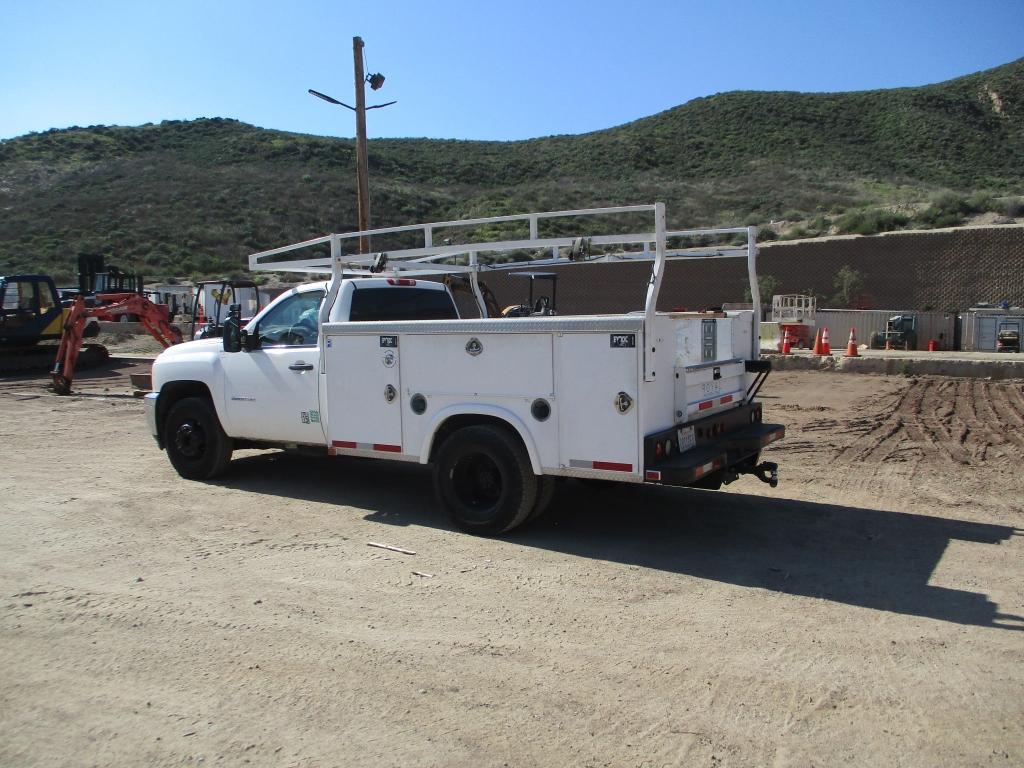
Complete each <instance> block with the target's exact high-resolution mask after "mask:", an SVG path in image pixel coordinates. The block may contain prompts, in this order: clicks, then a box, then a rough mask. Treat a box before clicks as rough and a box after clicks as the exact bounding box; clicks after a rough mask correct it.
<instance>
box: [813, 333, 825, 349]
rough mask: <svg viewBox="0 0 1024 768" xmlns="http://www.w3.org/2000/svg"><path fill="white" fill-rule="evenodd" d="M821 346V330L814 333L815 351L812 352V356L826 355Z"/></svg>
mask: <svg viewBox="0 0 1024 768" xmlns="http://www.w3.org/2000/svg"><path fill="white" fill-rule="evenodd" d="M822 349H823V347H822V346H821V328H819V329H818V330H817V331H815V332H814V349H812V350H811V354H812V355H824V354H825V353H824V352H823V351H822Z"/></svg>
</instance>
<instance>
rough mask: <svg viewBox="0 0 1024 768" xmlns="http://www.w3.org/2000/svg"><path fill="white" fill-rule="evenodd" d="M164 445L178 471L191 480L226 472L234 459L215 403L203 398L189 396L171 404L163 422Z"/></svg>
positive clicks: (168, 456)
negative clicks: (214, 405)
mask: <svg viewBox="0 0 1024 768" xmlns="http://www.w3.org/2000/svg"><path fill="white" fill-rule="evenodd" d="M164 445H166V446H167V458H169V459H170V460H171V464H172V465H173V466H174V468H175V469H176V470H177V471H178V474H179V475H181V476H182V477H185V478H188V479H189V480H206V479H209V478H211V477H216V476H217V475H220V474H223V472H224V470H225V469H227V467H228V462H230V461H231V451H232V444H231V438H230V437H228V436H227V435H226V434H224V430H223V429H221V426H220V421H219V420H218V419H217V414H216V412H215V411H214V410H213V405H212V404H211V403H210V402H209V401H208V400H206V399H205V398H201V397H186V398H184V399H183V400H179V401H178V402H177V403H175V404H174V405H173V406H172V407H171V412H170V413H169V414H167V419H166V420H165V421H164Z"/></svg>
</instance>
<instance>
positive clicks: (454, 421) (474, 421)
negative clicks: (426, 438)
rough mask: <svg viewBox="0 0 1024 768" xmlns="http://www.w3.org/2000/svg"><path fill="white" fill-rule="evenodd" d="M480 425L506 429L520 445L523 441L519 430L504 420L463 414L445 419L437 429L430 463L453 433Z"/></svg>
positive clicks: (477, 414) (478, 414) (476, 414)
mask: <svg viewBox="0 0 1024 768" xmlns="http://www.w3.org/2000/svg"><path fill="white" fill-rule="evenodd" d="M480 425H488V426H493V427H498V428H499V429H504V430H506V431H507V432H509V433H511V434H512V436H513V437H515V439H516V440H518V441H519V442H520V443H521V442H522V441H523V438H522V436H521V435H520V434H519V432H518V430H516V428H515V427H513V426H512V425H511V424H509V423H508V422H507V421H505V420H504V419H499V418H498V417H497V416H484V415H483V414H480V413H461V414H459V415H458V416H450V417H449V418H447V419H445V420H444V421H443V422H442V423H441V426H439V427H438V428H437V431H436V432H434V439H433V440H432V441H431V443H430V461H431V462H433V461H434V460H435V459H436V458H437V452H438V450H439V449H440V447H441V446H442V445H443V444H444V441H445V440H447V439H448V436H449V435H451V434H452V433H453V432H457V431H458V430H460V429H462V428H463V427H477V426H480ZM524 447H525V446H524Z"/></svg>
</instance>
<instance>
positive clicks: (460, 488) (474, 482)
mask: <svg viewBox="0 0 1024 768" xmlns="http://www.w3.org/2000/svg"><path fill="white" fill-rule="evenodd" d="M434 488H435V490H436V491H437V495H438V498H439V499H440V500H441V503H442V504H443V505H444V507H445V509H447V510H448V514H449V515H450V516H451V519H452V522H454V523H455V524H456V525H457V526H458V527H459V528H461V529H462V530H464V531H467V532H469V533H475V534H479V535H483V536H493V535H495V534H498V533H504V532H505V531H510V530H512V529H513V528H515V527H516V526H517V525H519V524H521V523H522V522H523V521H525V520H526V518H527V517H528V516H529V514H530V512H531V510H533V508H534V504H535V502H536V500H537V476H536V475H534V474H533V468H532V467H531V466H530V459H529V457H528V456H527V455H526V449H525V448H524V447H523V444H522V442H521V441H520V440H519V438H518V436H516V435H513V434H512V433H511V432H509V431H508V430H505V429H501V428H500V427H492V426H489V425H480V426H474V427H464V428H463V429H460V430H458V431H457V432H454V433H453V434H452V435H451V436H449V437H448V439H447V440H445V441H444V444H443V445H442V446H441V448H440V450H439V451H438V454H437V461H436V462H435V464H434Z"/></svg>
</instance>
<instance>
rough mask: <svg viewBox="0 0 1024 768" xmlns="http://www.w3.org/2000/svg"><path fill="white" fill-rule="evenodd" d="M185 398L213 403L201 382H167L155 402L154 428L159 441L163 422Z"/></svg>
mask: <svg viewBox="0 0 1024 768" xmlns="http://www.w3.org/2000/svg"><path fill="white" fill-rule="evenodd" d="M186 397H202V398H205V399H207V400H209V401H210V402H211V403H212V402H213V397H212V396H211V395H210V388H209V387H207V386H206V384H204V383H203V382H201V381H169V382H167V383H166V384H164V385H163V386H162V387H161V388H160V398H159V399H158V400H157V401H156V403H157V406H156V426H157V432H158V433H159V436H160V439H161V441H162V440H163V434H164V420H165V419H166V418H167V414H169V413H170V412H171V408H173V407H174V404H175V403H177V402H178V401H179V400H184V399H185V398H186Z"/></svg>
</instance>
